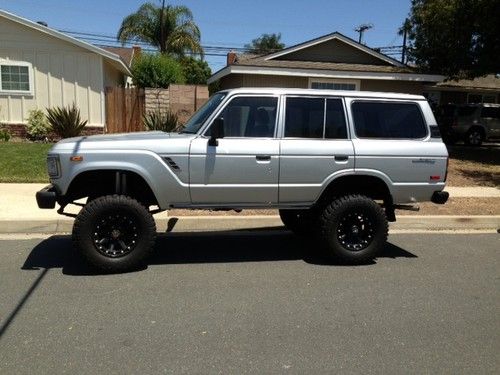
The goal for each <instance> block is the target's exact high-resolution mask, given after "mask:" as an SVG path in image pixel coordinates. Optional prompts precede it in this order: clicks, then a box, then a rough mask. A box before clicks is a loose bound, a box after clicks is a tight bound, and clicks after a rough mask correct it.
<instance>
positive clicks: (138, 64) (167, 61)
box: [131, 53, 185, 88]
mask: <svg viewBox="0 0 500 375" xmlns="http://www.w3.org/2000/svg"><path fill="white" fill-rule="evenodd" d="M131 72H132V81H133V82H134V85H136V86H138V87H153V88H167V87H168V86H169V85H170V84H171V83H184V82H185V78H184V74H183V73H182V67H181V65H180V63H179V62H178V61H177V60H175V59H173V58H172V57H170V56H168V55H164V54H160V53H157V54H147V53H142V54H141V55H139V57H137V58H134V62H133V64H132V67H131Z"/></svg>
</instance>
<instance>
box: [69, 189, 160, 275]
mask: <svg viewBox="0 0 500 375" xmlns="http://www.w3.org/2000/svg"><path fill="white" fill-rule="evenodd" d="M155 237H156V226H155V222H154V219H153V217H152V215H151V214H150V213H149V211H148V210H147V209H146V208H145V207H144V206H143V205H141V204H140V203H139V202H137V201H136V200H135V199H132V198H129V197H126V196H123V195H107V196H104V197H99V198H95V199H93V200H92V201H90V202H89V203H87V204H86V205H85V206H84V207H83V209H82V210H81V212H80V213H79V214H78V216H77V217H76V219H75V223H74V226H73V243H74V246H75V248H76V249H77V250H78V252H79V253H80V254H81V255H82V257H83V258H84V259H85V260H86V261H87V262H88V263H89V264H90V265H91V266H92V267H94V268H97V269H99V270H101V271H106V272H124V271H130V270H133V269H136V268H138V267H139V266H141V265H142V264H143V263H144V261H145V260H146V258H147V257H148V256H149V254H150V253H151V251H152V249H153V246H154V241H155Z"/></svg>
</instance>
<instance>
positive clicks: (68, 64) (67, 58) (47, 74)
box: [0, 10, 132, 135]
mask: <svg viewBox="0 0 500 375" xmlns="http://www.w3.org/2000/svg"><path fill="white" fill-rule="evenodd" d="M131 58H132V56H131ZM0 70H1V75H0V123H3V124H8V125H10V127H11V128H12V129H13V133H14V134H16V135H19V134H18V133H22V129H23V128H24V126H23V125H22V124H23V123H25V121H26V118H27V117H28V113H29V110H31V109H35V108H39V109H45V108H48V107H55V106H67V105H71V104H72V103H76V104H77V106H78V108H79V109H80V113H81V116H82V118H83V119H84V120H88V126H87V129H86V133H102V132H103V127H104V126H105V119H106V108H105V87H108V86H111V87H116V86H124V85H125V83H126V80H127V77H128V76H130V70H129V66H128V64H127V62H126V61H124V60H123V59H122V58H121V57H120V56H119V55H118V54H117V53H115V51H109V50H105V49H103V48H99V47H97V46H94V45H92V44H89V43H86V42H83V41H81V40H78V39H75V38H72V37H70V36H68V35H66V34H64V33H61V32H59V31H56V30H54V29H51V28H49V27H47V26H45V25H44V24H40V23H36V22H33V21H30V20H27V19H25V18H22V17H19V16H16V15H14V14H11V13H8V12H5V11H3V10H0Z"/></svg>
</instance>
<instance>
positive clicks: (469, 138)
mask: <svg viewBox="0 0 500 375" xmlns="http://www.w3.org/2000/svg"><path fill="white" fill-rule="evenodd" d="M483 140H484V133H483V131H482V130H481V129H480V128H472V129H470V130H469V131H468V132H467V134H466V135H465V143H466V144H468V145H469V146H481V144H482V143H483Z"/></svg>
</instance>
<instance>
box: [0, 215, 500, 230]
mask: <svg viewBox="0 0 500 375" xmlns="http://www.w3.org/2000/svg"><path fill="white" fill-rule="evenodd" d="M156 226H157V230H158V232H160V233H164V232H170V231H172V232H209V231H220V230H242V229H256V228H277V227H283V223H282V222H281V220H280V218H279V216H240V217H235V216H179V217H170V218H157V219H156ZM72 228H73V220H72V219H66V218H62V219H55V220H0V234H19V233H23V234H26V233H29V234H32V233H43V234H61V233H71V231H72ZM499 229H500V215H496V216H479V215H477V216H445V215H442V216H400V217H399V218H398V221H397V222H395V223H391V224H390V230H391V231H400V230H403V231H415V232H419V231H431V232H433V231H435V232H439V231H460V230H462V231H463V230H470V231H477V230H495V231H498V230H499Z"/></svg>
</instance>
